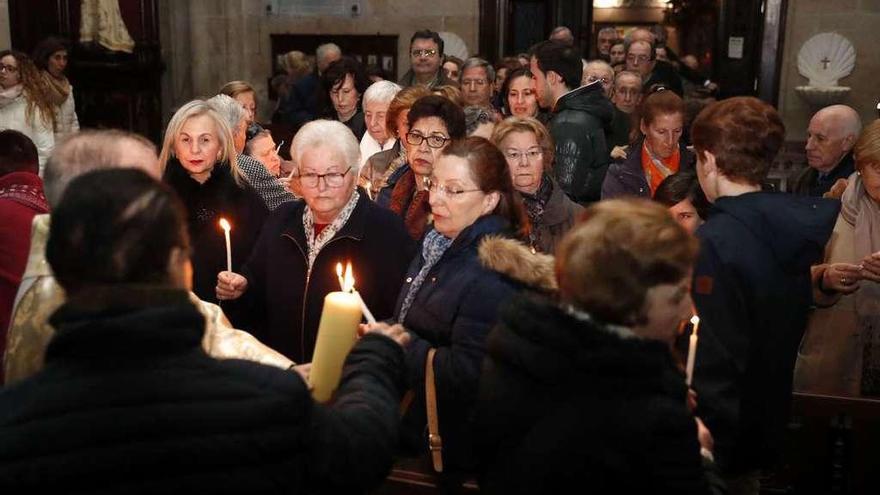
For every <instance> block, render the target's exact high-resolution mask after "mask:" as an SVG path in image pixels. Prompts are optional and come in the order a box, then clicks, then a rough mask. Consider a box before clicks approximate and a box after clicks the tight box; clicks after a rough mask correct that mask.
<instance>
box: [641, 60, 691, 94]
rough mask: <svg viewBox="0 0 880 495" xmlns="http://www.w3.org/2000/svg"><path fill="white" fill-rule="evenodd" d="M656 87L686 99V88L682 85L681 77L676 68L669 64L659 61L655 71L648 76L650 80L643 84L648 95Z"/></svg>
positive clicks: (655, 65) (656, 63)
mask: <svg viewBox="0 0 880 495" xmlns="http://www.w3.org/2000/svg"><path fill="white" fill-rule="evenodd" d="M654 85H661V86H663V87H665V88H666V89H668V90H671V91H673V92H674V93H675V94H677V95H678V96H680V97H682V98H684V86H683V85H682V83H681V76H679V75H678V71H677V70H676V69H675V66H673V65H672V64H670V63H669V62H666V61H664V60H657V61H656V62H655V64H654V70H652V71H651V74H649V75H648V80H647V81H645V82H644V83H643V84H642V87H643V88H645V93H648V92H649V91H650V90H651V87H652V86H654Z"/></svg>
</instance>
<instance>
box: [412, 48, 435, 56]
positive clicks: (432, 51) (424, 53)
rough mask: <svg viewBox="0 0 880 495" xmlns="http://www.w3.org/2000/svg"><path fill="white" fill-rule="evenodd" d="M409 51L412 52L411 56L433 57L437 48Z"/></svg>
mask: <svg viewBox="0 0 880 495" xmlns="http://www.w3.org/2000/svg"><path fill="white" fill-rule="evenodd" d="M410 53H412V56H413V57H433V56H434V55H437V50H435V49H433V48H432V49H430V50H413V51H412V52H410Z"/></svg>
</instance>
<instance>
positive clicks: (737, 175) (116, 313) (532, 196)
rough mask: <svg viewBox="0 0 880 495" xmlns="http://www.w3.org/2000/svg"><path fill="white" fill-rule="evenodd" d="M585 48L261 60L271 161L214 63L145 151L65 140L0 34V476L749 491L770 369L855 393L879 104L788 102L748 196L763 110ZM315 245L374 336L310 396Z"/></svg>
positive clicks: (873, 264)
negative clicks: (276, 68)
mask: <svg viewBox="0 0 880 495" xmlns="http://www.w3.org/2000/svg"><path fill="white" fill-rule="evenodd" d="M619 35H620V33H619V32H618V31H617V30H616V29H614V28H610V29H603V30H601V31H599V33H598V37H597V43H596V55H597V58H596V59H594V60H586V59H583V58H582V54H581V53H580V51H579V49H578V48H576V47H575V46H574V44H573V36H572V34H571V31H570V30H569V29H568V28H564V27H560V28H557V29H555V30H553V31H552V32H551V33H550V36H549V39H548V40H547V41H543V42H540V43H538V44H536V45H535V46H534V47H532V49H531V50H530V51H529V53H524V54H519V55H517V56H512V57H505V58H504V59H502V60H501V61H499V62H498V63H495V64H492V63H490V62H489V61H487V60H485V59H483V58H480V57H478V56H474V57H469V58H467V59H465V60H461V59H457V58H455V57H447V56H445V55H444V43H443V39H442V38H441V37H440V36H439V34H438V33H436V32H434V31H431V30H422V31H418V32H416V33H415V34H414V35H413V36H412V38H411V39H410V41H409V47H410V50H409V52H410V56H411V59H410V62H411V64H410V67H411V68H410V70H409V71H407V72H406V73H405V74H404V75H403V77H402V78H401V79H400V80H399V81H397V82H392V81H389V80H386V79H385V75H384V74H382V72H381V71H376V70H367V68H364V67H363V66H362V64H361V63H360V62H359V61H358V60H357V59H356V58H354V57H351V56H348V55H346V54H344V53H343V52H342V50H341V49H340V48H339V47H338V46H336V45H334V44H332V43H331V44H326V45H322V46H320V47H319V48H318V49H317V51H316V53H315V63H314V66H315V67H314V68H312V61H311V59H310V57H308V56H306V55H304V54H303V53H302V52H297V51H294V52H290V53H287V54H285V55H283V56H282V57H281V59H280V64H281V67H282V68H283V73H282V74H280V75H278V76H276V77H275V78H273V80H272V84H273V86H274V88H275V91H276V92H277V94H278V95H279V99H278V104H277V106H276V107H275V109H274V110H273V112H272V123H283V124H285V125H286V126H289V128H291V129H293V131H294V132H293V133H292V134H291V135H289V136H285V137H284V138H283V139H284V141H286V142H288V143H289V146H290V148H289V149H290V154H289V158H287V159H285V158H282V156H281V153H280V152H279V150H280V148H281V146H282V144H283V142H281V140H279V141H278V142H276V140H275V138H276V137H277V136H275V137H273V134H272V132H270V130H269V129H267V127H269V126H267V125H261V124H260V122H259V118H258V115H260V113H259V107H258V105H259V102H258V101H257V91H256V90H255V89H254V87H253V86H252V85H251V84H249V83H248V82H246V81H239V80H235V81H231V82H229V83H227V84H225V85H224V86H223V87H222V88H220V89H219V90H218V94H217V95H215V96H212V97H210V98H206V99H194V100H191V101H189V102H187V103H185V104H183V105H181V106H180V107H179V108H178V109H177V110H176V111H175V112H174V114H173V115H172V116H170V119H169V121H168V125H167V128H166V130H165V134H164V138H163V140H162V142H161V146H160V147H158V148H157V147H156V146H155V145H154V144H152V143H150V142H149V141H148V140H146V139H145V138H143V137H141V136H138V135H135V134H130V133H127V132H124V131H119V130H82V131H80V130H79V126H78V123H77V118H76V114H75V111H74V108H75V104H74V98H73V89H72V88H71V86H70V83H69V82H68V81H67V79H66V78H65V76H64V70H65V65H66V62H67V45H65V44H64V43H63V42H62V41H61V40H57V39H50V40H47V41H46V42H45V43H43V44H41V45H40V47H38V49H37V50H36V51H35V54H34V57H33V59H32V58H31V57H29V56H27V55H25V54H23V53H20V52H16V51H2V52H0V218H2V219H3V220H2V221H0V329H2V332H0V334H2V335H3V337H4V338H3V339H2V347H3V351H4V356H3V369H2V374H0V378H2V379H3V381H4V383H5V385H4V387H3V388H2V389H0V487H2V488H4V489H7V490H13V491H15V492H20V491H24V490H28V489H29V490H42V489H50V488H55V489H58V490H61V491H101V492H113V493H122V492H132V493H146V492H156V491H160V492H164V491H184V490H185V491H188V492H197V493H202V492H208V491H211V492H215V491H222V492H233V491H238V492H248V493H277V492H278V491H281V490H293V491H309V492H310V491H318V492H324V491H328V492H338V491H352V492H363V491H365V490H370V489H372V488H374V487H376V486H377V485H378V484H380V483H381V482H382V480H383V478H384V477H385V476H386V475H387V473H388V471H389V469H390V468H391V466H392V464H393V462H394V461H395V460H399V459H401V458H420V459H423V460H425V461H426V462H429V463H430V465H431V469H432V470H433V471H434V472H435V474H438V475H439V476H440V480H441V481H440V487H441V490H443V491H448V492H450V493H452V492H455V490H456V489H458V488H459V487H460V485H461V484H462V483H463V482H465V481H467V480H470V479H476V480H477V482H478V484H479V486H480V489H481V490H482V491H485V492H486V493H537V492H550V491H553V492H556V491H560V492H561V491H563V490H568V489H570V488H569V487H571V486H579V485H587V486H589V487H590V489H592V490H595V491H597V492H602V493H606V492H607V493H636V492H647V491H653V492H660V493H716V494H717V493H734V494H757V493H758V491H759V489H760V481H761V478H762V473H763V470H765V469H769V468H772V467H773V466H774V463H776V462H778V461H779V453H780V448H781V446H782V436H783V433H784V431H785V425H786V422H787V420H788V409H789V405H790V402H791V394H792V391H793V390H800V391H809V392H816V393H825V394H835V395H847V396H859V395H871V394H875V393H880V358H878V357H877V356H880V333H878V331H877V328H878V326H877V325H876V324H875V323H876V320H875V319H876V318H878V317H880V316H878V315H880V309H878V304H877V302H876V301H878V299H877V297H876V296H878V291H880V289H878V287H880V285H877V284H878V283H880V238H878V242H877V243H874V242H873V240H874V238H875V237H877V234H876V232H877V231H878V230H880V228H874V227H875V224H877V222H880V209H878V204H880V120H878V121H874V122H872V123H870V124H868V125H866V126H865V128H864V130H862V123H861V122H860V120H859V116H858V113H857V112H856V111H855V110H853V109H852V108H849V107H846V106H842V105H835V106H831V107H828V108H825V109H822V110H821V111H819V112H818V113H816V114H815V116H814V117H813V118H812V120H811V121H810V124H809V128H808V130H807V132H808V140H807V144H806V148H805V152H806V156H807V161H808V164H809V167H808V168H807V169H805V170H804V171H803V173H800V174H799V176H798V177H797V178H796V179H795V180H793V181H792V182H793V183H794V184H795V187H794V188H793V189H794V191H793V192H788V193H783V192H777V191H774V190H772V187H770V186H769V185H768V184H767V176H768V172H769V170H770V167H771V164H772V163H773V160H774V159H775V157H776V155H777V154H778V152H779V150H780V148H781V147H782V145H783V143H784V140H785V128H784V125H783V123H782V120H781V118H780V116H779V113H778V112H777V110H776V109H775V108H773V106H771V105H770V104H768V103H765V102H763V101H760V100H758V99H756V98H752V97H736V98H729V99H723V100H721V101H717V102H716V101H714V100H712V99H711V98H709V99H706V98H705V96H707V95H711V94H712V92H713V91H714V90H715V89H717V85H716V83H714V82H712V81H710V80H708V79H706V78H705V77H703V76H702V75H701V73H700V72H699V70H698V66H697V64H695V62H696V59H695V58H694V57H692V56H685V57H681V58H680V59H679V58H678V57H677V56H676V55H675V54H674V52H673V51H672V49H671V48H670V47H667V46H664V45H663V44H662V40H658V37H657V35H656V34H655V33H654V32H652V31H650V30H647V29H635V30H632V31H631V32H629V33H627V35H626V37H623V38H621V37H620V36H619ZM41 71H42V72H41ZM696 99H699V106H700V107H704V108H700V109H699V111H698V112H693V111H692V110H691V108H692V106H693V105H689V103H691V102H693V101H694V100H696ZM875 174H877V175H878V176H877V177H874V175H875ZM875 181H876V182H875ZM221 219H223V220H224V221H227V222H229V223H230V224H231V225H232V227H231V230H230V229H229V228H228V227H225V228H226V229H227V230H226V233H227V236H229V237H228V238H227V239H228V240H227V244H224V242H223V231H222V230H221V229H220V227H219V226H218V222H220V220H221ZM346 261H347V262H351V264H352V265H353V267H354V277H355V279H356V280H357V290H358V293H359V295H360V297H361V298H362V300H363V303H364V304H365V305H366V306H367V307H368V308H369V309H370V310H371V312H372V315H373V316H375V318H376V320H377V321H376V322H366V323H363V324H361V325H360V327H359V329H358V332H359V338H358V341H357V343H356V345H355V346H354V348H353V349H352V351H351V352H350V353H349V355H348V356H347V358H346V360H345V366H344V370H343V374H342V379H341V383H340V384H339V387H338V389H337V390H336V392H335V394H334V396H333V398H332V400H331V401H330V402H327V403H318V402H316V401H314V400H313V399H312V397H311V395H310V391H309V388H308V386H307V382H308V377H309V373H310V371H311V368H310V363H311V361H312V358H313V355H314V354H315V348H316V344H317V341H318V329H319V326H320V322H321V318H322V311H323V309H324V307H323V304H324V300H325V296H326V295H327V294H328V293H330V292H333V291H334V290H337V288H338V287H339V281H338V278H337V273H336V271H335V270H334V268H335V266H336V265H337V263H339V262H346ZM694 315H698V317H699V319H698V320H696V319H692V317H693V316H694ZM689 321H691V322H693V323H692V325H688V324H687V322H689ZM697 321H698V323H697ZM698 329H699V332H697V330H698ZM831 329H834V332H831V331H830V330H831ZM688 332H692V334H693V335H694V336H695V337H696V336H698V337H699V340H698V342H699V345H698V347H696V350H697V352H696V356H695V358H694V364H693V366H685V362H686V361H687V358H688V355H689V353H690V352H693V351H692V350H688V351H687V352H685V351H684V349H683V348H682V343H683V342H684V341H685V340H687V338H688Z"/></svg>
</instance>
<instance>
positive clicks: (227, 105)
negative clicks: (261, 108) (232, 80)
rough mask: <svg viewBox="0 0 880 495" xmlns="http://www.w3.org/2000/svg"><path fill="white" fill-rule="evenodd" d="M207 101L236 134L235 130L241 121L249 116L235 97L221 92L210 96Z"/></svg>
mask: <svg viewBox="0 0 880 495" xmlns="http://www.w3.org/2000/svg"><path fill="white" fill-rule="evenodd" d="M206 103H207V104H208V106H210V107H211V109H213V110H214V111H215V112H217V114H218V115H220V118H222V119H223V120H224V121H225V122H226V125H228V126H229V129H230V130H232V133H233V134H235V130H236V129H238V126H239V124H241V121H242V120H243V119H245V118H247V111H246V110H245V109H244V106H242V104H241V103H239V102H238V101H236V100H235V98H232V97H229V96H226V95H224V94H219V95H217V96H214V97H211V98H208V100H207V101H206Z"/></svg>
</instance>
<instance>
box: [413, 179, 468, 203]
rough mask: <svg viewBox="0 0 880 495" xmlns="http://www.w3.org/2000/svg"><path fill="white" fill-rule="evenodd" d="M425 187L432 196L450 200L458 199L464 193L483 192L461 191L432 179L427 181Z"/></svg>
mask: <svg viewBox="0 0 880 495" xmlns="http://www.w3.org/2000/svg"><path fill="white" fill-rule="evenodd" d="M425 187H427V188H428V191H430V192H431V194H437V195H438V196H446V197H447V198H450V199H452V198H457V197H459V196H461V195H462V194H464V193H470V192H477V191H482V189H459V188H457V187H455V186H444V185H443V184H438V183H436V182H434V181H433V180H431V179H430V178H426V179H425Z"/></svg>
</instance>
